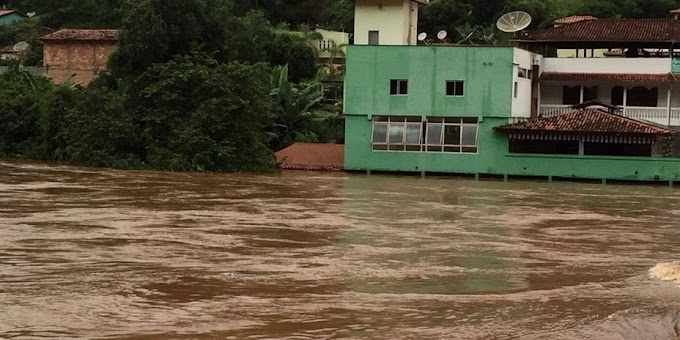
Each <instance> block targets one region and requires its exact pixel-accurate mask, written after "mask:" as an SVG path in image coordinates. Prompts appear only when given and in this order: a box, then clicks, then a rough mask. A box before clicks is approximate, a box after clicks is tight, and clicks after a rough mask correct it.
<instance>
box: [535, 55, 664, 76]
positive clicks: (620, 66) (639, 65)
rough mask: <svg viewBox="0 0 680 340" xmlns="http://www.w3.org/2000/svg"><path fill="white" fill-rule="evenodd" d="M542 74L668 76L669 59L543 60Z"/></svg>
mask: <svg viewBox="0 0 680 340" xmlns="http://www.w3.org/2000/svg"><path fill="white" fill-rule="evenodd" d="M542 72H564V73H633V74H668V73H670V72H671V61H670V59H669V58H544V59H543V67H542Z"/></svg>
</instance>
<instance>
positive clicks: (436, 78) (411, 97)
mask: <svg viewBox="0 0 680 340" xmlns="http://www.w3.org/2000/svg"><path fill="white" fill-rule="evenodd" d="M391 79H407V80H408V87H409V90H408V95H406V96H391V95H390V80H391ZM447 80H463V81H465V94H464V96H463V97H449V96H446V81H447ZM512 81H513V49H512V48H511V47H469V46H468V47H454V46H417V47H416V46H356V45H355V46H350V47H349V48H348V52H347V75H346V78H345V114H346V115H363V116H371V115H374V114H375V115H386V114H391V115H421V116H427V115H438V116H471V117H477V116H479V117H482V116H488V117H510V115H511V111H512V100H511V98H512Z"/></svg>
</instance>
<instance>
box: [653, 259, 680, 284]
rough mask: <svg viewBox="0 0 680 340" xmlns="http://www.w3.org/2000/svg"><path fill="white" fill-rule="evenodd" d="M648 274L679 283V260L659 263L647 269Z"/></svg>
mask: <svg viewBox="0 0 680 340" xmlns="http://www.w3.org/2000/svg"><path fill="white" fill-rule="evenodd" d="M649 276H651V277H652V278H656V279H660V280H663V281H674V282H677V283H678V284H680V261H678V262H670V263H659V264H657V265H656V266H654V268H652V269H650V270H649Z"/></svg>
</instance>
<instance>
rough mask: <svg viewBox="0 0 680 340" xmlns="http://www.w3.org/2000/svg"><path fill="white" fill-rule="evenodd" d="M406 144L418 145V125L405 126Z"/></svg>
mask: <svg viewBox="0 0 680 340" xmlns="http://www.w3.org/2000/svg"><path fill="white" fill-rule="evenodd" d="M406 144H420V124H408V125H407V126H406Z"/></svg>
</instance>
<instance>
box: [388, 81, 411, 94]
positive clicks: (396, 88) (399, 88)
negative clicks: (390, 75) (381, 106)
mask: <svg viewBox="0 0 680 340" xmlns="http://www.w3.org/2000/svg"><path fill="white" fill-rule="evenodd" d="M407 94H408V80H405V79H392V80H390V95H393V96H405V95H407Z"/></svg>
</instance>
